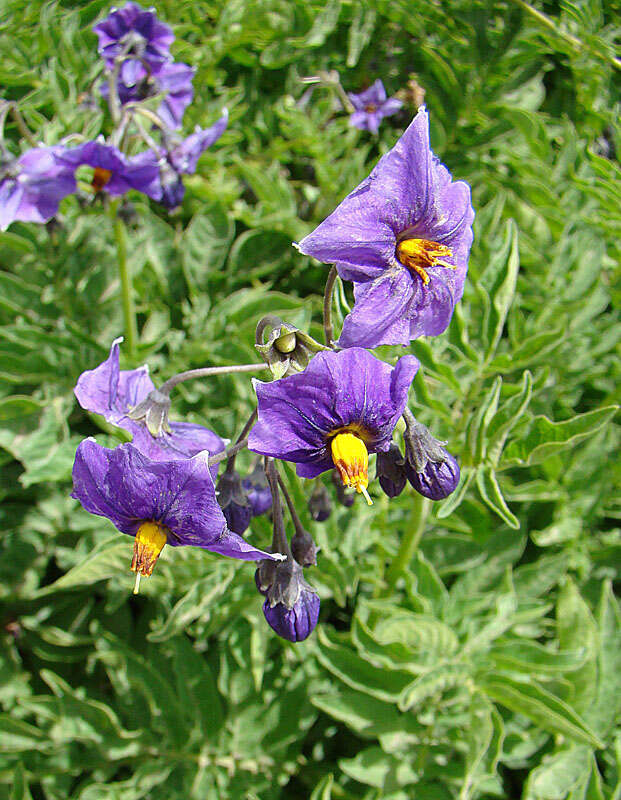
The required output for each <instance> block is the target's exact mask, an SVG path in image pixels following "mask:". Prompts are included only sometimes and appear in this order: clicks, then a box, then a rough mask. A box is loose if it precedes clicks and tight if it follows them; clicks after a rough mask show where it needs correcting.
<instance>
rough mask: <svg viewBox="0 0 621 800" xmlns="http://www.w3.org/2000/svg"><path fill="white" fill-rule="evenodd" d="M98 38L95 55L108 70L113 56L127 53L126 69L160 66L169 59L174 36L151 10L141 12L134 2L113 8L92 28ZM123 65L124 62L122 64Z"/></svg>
mask: <svg viewBox="0 0 621 800" xmlns="http://www.w3.org/2000/svg"><path fill="white" fill-rule="evenodd" d="M93 31H94V32H95V33H96V34H97V37H98V38H99V47H98V49H99V54H100V56H101V57H102V58H103V59H104V61H105V62H106V66H107V67H108V69H112V68H113V67H114V60H115V58H117V56H121V55H123V56H129V57H130V59H129V61H127V62H125V64H127V66H128V72H129V69H134V70H135V69H137V68H138V67H141V66H142V68H143V69H144V67H145V65H148V66H149V68H150V69H156V68H158V67H160V66H161V65H162V64H163V63H164V62H166V61H169V60H170V57H171V56H170V45H171V44H172V43H173V41H174V39H175V37H174V34H173V32H172V30H171V29H170V28H169V27H168V25H165V24H164V23H163V22H160V21H159V20H158V18H157V16H156V14H155V11H153V9H149V10H147V11H144V10H143V9H142V8H141V7H140V6H139V5H136V3H127V4H126V5H125V6H124V7H123V8H114V9H113V10H112V11H111V12H110V14H109V15H108V16H107V17H106V18H105V19H104V20H102V22H99V23H98V24H97V25H95V26H94V27H93ZM124 66H125V65H124Z"/></svg>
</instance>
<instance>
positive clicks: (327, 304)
mask: <svg viewBox="0 0 621 800" xmlns="http://www.w3.org/2000/svg"><path fill="white" fill-rule="evenodd" d="M337 277H338V273H337V271H336V267H334V266H333V267H332V269H331V270H330V272H329V273H328V279H327V280H326V286H325V289H324V290H323V333H324V336H325V339H326V344H327V346H328V347H333V344H332V337H333V336H334V330H333V328H332V294H333V292H334V284H335V283H336V279H337Z"/></svg>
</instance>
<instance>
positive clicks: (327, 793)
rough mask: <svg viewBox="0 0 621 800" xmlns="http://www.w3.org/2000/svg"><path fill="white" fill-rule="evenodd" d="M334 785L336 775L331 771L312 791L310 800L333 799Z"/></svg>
mask: <svg viewBox="0 0 621 800" xmlns="http://www.w3.org/2000/svg"><path fill="white" fill-rule="evenodd" d="M333 785H334V776H333V775H332V773H331V772H329V773H328V774H327V775H324V777H323V778H322V779H321V780H320V781H319V783H318V784H317V786H315V788H314V789H313V791H312V792H311V795H310V797H309V800H332V786H333Z"/></svg>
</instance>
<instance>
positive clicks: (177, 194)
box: [146, 109, 229, 208]
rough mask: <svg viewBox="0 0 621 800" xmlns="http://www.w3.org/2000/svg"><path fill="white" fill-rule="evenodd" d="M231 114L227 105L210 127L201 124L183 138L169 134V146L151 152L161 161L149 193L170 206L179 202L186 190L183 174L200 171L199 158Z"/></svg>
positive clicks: (219, 133)
mask: <svg viewBox="0 0 621 800" xmlns="http://www.w3.org/2000/svg"><path fill="white" fill-rule="evenodd" d="M228 118H229V115H228V111H227V110H226V109H224V110H223V113H222V116H221V117H220V119H219V120H218V121H217V122H216V123H214V124H213V125H212V126H211V127H210V128H198V127H197V128H196V130H195V131H194V133H193V134H191V135H190V136H188V137H187V138H186V139H182V140H181V139H178V137H175V136H174V134H173V135H172V136H169V137H168V139H169V141H168V149H165V148H162V149H161V150H160V152H159V153H157V154H155V153H151V154H150V157H151V160H152V162H153V163H156V164H157V169H158V178H157V180H156V181H155V182H154V183H153V184H152V185H151V186H150V187H149V188H148V190H147V192H146V193H147V194H148V195H149V197H151V198H153V200H157V201H158V202H159V203H161V204H162V205H163V206H165V207H166V208H175V207H176V206H178V205H179V204H180V203H181V201H182V200H183V195H184V194H185V187H184V186H183V182H182V180H181V175H191V174H193V173H194V172H195V171H196V167H197V165H198V159H199V158H200V156H201V155H202V153H204V152H205V150H207V148H208V147H211V145H212V144H213V143H214V142H216V141H217V140H218V139H219V138H220V136H221V135H222V134H223V133H224V131H225V129H226V126H227V123H228Z"/></svg>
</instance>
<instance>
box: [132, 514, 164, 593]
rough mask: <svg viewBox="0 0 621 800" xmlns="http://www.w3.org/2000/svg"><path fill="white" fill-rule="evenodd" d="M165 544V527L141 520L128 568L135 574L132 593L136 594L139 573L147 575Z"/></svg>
mask: <svg viewBox="0 0 621 800" xmlns="http://www.w3.org/2000/svg"><path fill="white" fill-rule="evenodd" d="M165 544H166V528H165V527H164V526H163V525H160V524H159V523H157V522H143V523H142V525H141V526H140V527H139V528H138V531H137V533H136V538H135V539H134V557H133V558H132V563H131V567H130V569H131V570H133V572H135V573H137V574H136V583H135V584H134V594H138V587H139V586H140V575H145V576H147V577H148V576H149V575H150V574H151V573H152V572H153V567H154V566H155V562H156V561H157V559H158V558H159V555H160V553H161V552H162V548H163V547H164V545H165Z"/></svg>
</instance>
